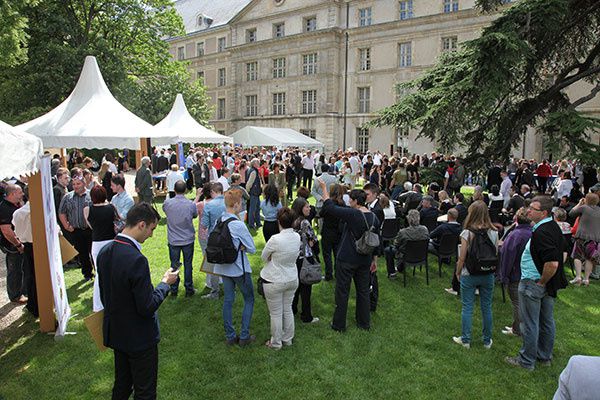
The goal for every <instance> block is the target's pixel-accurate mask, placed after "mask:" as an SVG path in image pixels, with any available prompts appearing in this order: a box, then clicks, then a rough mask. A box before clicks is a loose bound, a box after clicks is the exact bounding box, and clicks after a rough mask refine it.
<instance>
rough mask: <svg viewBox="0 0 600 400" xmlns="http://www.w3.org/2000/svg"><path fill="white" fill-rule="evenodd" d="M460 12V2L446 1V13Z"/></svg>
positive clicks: (454, 0) (455, 0)
mask: <svg viewBox="0 0 600 400" xmlns="http://www.w3.org/2000/svg"><path fill="white" fill-rule="evenodd" d="M456 11H458V0H444V12H445V13H451V12H456Z"/></svg>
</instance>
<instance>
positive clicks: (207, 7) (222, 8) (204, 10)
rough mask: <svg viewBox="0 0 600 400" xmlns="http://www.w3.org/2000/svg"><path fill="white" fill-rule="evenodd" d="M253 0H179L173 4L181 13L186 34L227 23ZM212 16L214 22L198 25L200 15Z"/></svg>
mask: <svg viewBox="0 0 600 400" xmlns="http://www.w3.org/2000/svg"><path fill="white" fill-rule="evenodd" d="M251 2H252V0H177V1H175V2H174V4H173V6H174V7H175V9H176V10H177V12H178V13H179V15H181V18H182V19H183V24H184V25H185V32H186V34H188V35H189V34H190V33H194V32H199V31H203V30H207V29H213V28H216V27H219V26H223V25H225V24H227V23H228V22H229V21H230V20H231V19H232V18H233V17H235V16H236V15H237V14H238V13H239V12H240V11H241V10H242V9H243V8H244V7H246V6H247V5H248V4H250V3H251ZM200 14H202V15H204V16H205V17H210V18H211V19H212V20H213V22H212V23H211V24H210V25H209V26H207V25H202V26H198V16H199V15H200Z"/></svg>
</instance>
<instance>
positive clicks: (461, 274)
mask: <svg viewBox="0 0 600 400" xmlns="http://www.w3.org/2000/svg"><path fill="white" fill-rule="evenodd" d="M463 227H464V230H463V231H462V232H461V234H460V254H459V256H458V261H457V262H456V277H457V278H458V279H459V280H460V295H461V300H462V317H461V319H462V334H461V336H454V337H453V338H452V340H453V341H454V342H455V343H457V344H460V345H462V346H463V347H465V348H469V347H471V326H472V322H473V321H472V316H473V304H474V303H475V290H477V289H479V299H480V302H481V314H482V319H483V346H484V347H485V348H486V349H489V348H491V347H492V297H493V294H494V274H493V272H492V273H485V274H477V275H472V274H471V273H470V271H469V270H471V271H473V269H472V268H471V267H467V264H468V265H469V266H473V264H474V260H473V259H469V255H470V253H472V252H473V248H472V247H471V245H472V244H473V243H475V242H477V243H481V239H480V238H481V237H482V236H480V235H487V239H489V240H490V242H491V243H492V244H493V246H494V247H495V248H496V252H497V248H498V232H497V231H496V228H495V227H494V225H493V224H492V221H491V220H490V215H489V212H488V208H487V206H486V205H485V203H484V202H483V201H481V200H477V201H475V202H473V203H472V204H471V205H470V206H469V213H468V215H467V218H466V219H465V222H464V224H463ZM485 239H486V237H485V236H483V240H485ZM467 260H468V262H467Z"/></svg>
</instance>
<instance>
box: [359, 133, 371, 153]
mask: <svg viewBox="0 0 600 400" xmlns="http://www.w3.org/2000/svg"><path fill="white" fill-rule="evenodd" d="M356 151H358V152H359V153H366V152H367V151H369V130H368V129H367V128H356Z"/></svg>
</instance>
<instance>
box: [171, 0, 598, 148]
mask: <svg viewBox="0 0 600 400" xmlns="http://www.w3.org/2000/svg"><path fill="white" fill-rule="evenodd" d="M216 3H226V4H216ZM474 6H475V0H356V1H353V0H350V1H342V0H302V1H300V0H254V1H249V0H227V1H222V2H214V1H207V0H179V1H177V2H175V7H176V9H177V10H178V12H179V13H180V15H181V16H182V18H183V20H184V24H185V27H186V32H187V34H186V36H184V37H178V38H171V39H169V44H170V51H171V54H172V56H173V57H175V58H177V59H179V60H185V61H187V62H188V65H189V69H190V70H191V72H192V76H193V77H194V79H203V81H204V84H205V85H206V87H207V93H208V95H209V96H210V98H211V100H212V102H213V105H214V115H213V119H212V120H211V121H210V122H211V124H213V125H214V127H215V129H216V130H217V131H219V132H220V133H224V134H231V133H233V132H235V131H236V130H238V129H240V128H242V127H244V126H247V125H254V126H266V127H285V128H292V129H295V130H297V131H300V132H302V133H304V134H306V135H308V136H311V137H313V138H316V139H317V140H319V141H321V142H322V143H323V144H324V145H325V147H326V149H327V150H332V149H337V148H342V147H344V144H345V147H352V148H354V149H357V150H359V151H365V150H367V149H368V150H381V151H384V152H390V151H392V150H394V151H395V150H396V149H397V148H399V147H400V146H404V147H405V148H407V150H408V151H409V152H411V153H412V152H414V153H424V152H430V151H432V150H434V149H435V143H431V142H430V141H429V140H427V139H416V136H417V131H409V132H398V131H395V130H394V129H392V128H390V127H381V128H370V129H365V128H363V124H364V123H365V122H367V121H369V120H370V119H373V118H374V117H375V113H376V111H377V110H379V109H381V108H383V107H386V106H389V105H391V104H394V103H395V102H396V101H397V99H398V98H399V96H402V95H403V93H401V92H399V91H398V90H397V89H396V84H397V83H400V82H405V81H409V80H412V79H414V78H415V77H417V76H418V75H419V74H420V73H421V72H422V71H423V70H425V69H427V68H428V67H430V66H432V65H434V64H435V62H436V60H437V59H438V57H439V56H440V54H442V53H444V52H447V51H453V50H455V49H457V47H458V46H459V45H460V43H461V42H463V41H466V40H470V39H473V38H476V37H477V36H478V35H479V33H480V31H481V29H482V28H484V27H485V26H487V25H488V24H489V23H490V22H491V21H492V19H493V18H494V16H493V15H482V14H481V13H479V12H478V10H476V9H475V8H474ZM346 46H347V47H348V52H347V59H348V61H347V62H346ZM346 68H347V74H346ZM346 77H347V81H346ZM345 106H346V110H347V113H346V116H347V117H346V121H344V109H345ZM586 107H588V108H589V109H590V111H591V112H593V113H597V114H600V112H599V111H600V110H599V106H598V102H596V103H595V104H589V103H588V104H587V105H586ZM524 145H525V151H524V154H525V155H526V156H527V157H540V156H541V154H540V151H541V143H540V141H539V140H538V139H537V138H536V135H535V134H534V132H531V133H530V134H528V135H527V138H526V140H525V142H524ZM521 152H523V150H522V149H516V150H515V154H516V155H520V153H521Z"/></svg>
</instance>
